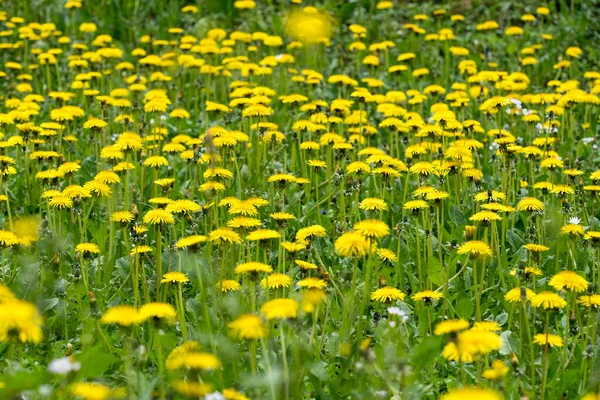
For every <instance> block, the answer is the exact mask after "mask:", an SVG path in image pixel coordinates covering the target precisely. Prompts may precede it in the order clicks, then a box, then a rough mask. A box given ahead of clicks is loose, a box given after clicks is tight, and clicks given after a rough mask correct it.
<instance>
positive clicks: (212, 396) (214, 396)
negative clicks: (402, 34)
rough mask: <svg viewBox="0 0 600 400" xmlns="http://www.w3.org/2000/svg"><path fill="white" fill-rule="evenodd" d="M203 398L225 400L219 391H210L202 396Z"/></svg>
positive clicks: (206, 399)
mask: <svg viewBox="0 0 600 400" xmlns="http://www.w3.org/2000/svg"><path fill="white" fill-rule="evenodd" d="M204 399H205V400H225V396H223V395H222V394H221V393H220V392H212V393H209V394H207V395H206V396H204Z"/></svg>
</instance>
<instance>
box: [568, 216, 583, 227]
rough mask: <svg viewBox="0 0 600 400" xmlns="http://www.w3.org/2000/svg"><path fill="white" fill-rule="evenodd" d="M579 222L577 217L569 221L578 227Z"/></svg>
mask: <svg viewBox="0 0 600 400" xmlns="http://www.w3.org/2000/svg"><path fill="white" fill-rule="evenodd" d="M580 222H581V219H580V218H577V217H573V218H571V219H570V220H569V223H570V224H575V225H579V223H580Z"/></svg>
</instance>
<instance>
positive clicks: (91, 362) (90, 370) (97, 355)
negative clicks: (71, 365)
mask: <svg viewBox="0 0 600 400" xmlns="http://www.w3.org/2000/svg"><path fill="white" fill-rule="evenodd" d="M75 358H76V359H77V361H79V362H81V369H80V370H79V372H78V374H77V376H78V377H79V379H86V378H94V377H97V376H99V375H102V374H103V373H104V372H106V371H107V370H108V369H109V368H110V367H111V366H112V365H113V364H114V363H115V362H116V361H117V360H118V358H117V357H116V356H115V355H113V354H112V353H107V351H106V347H104V346H98V347H93V348H91V349H89V350H87V351H85V352H84V353H81V354H78V355H76V356H75Z"/></svg>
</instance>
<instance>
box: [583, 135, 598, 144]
mask: <svg viewBox="0 0 600 400" xmlns="http://www.w3.org/2000/svg"><path fill="white" fill-rule="evenodd" d="M595 139H596V138H594V137H584V138H582V139H581V141H582V142H583V143H585V144H590V143H592V142H593V141H594V140H595Z"/></svg>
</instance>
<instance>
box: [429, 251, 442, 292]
mask: <svg viewBox="0 0 600 400" xmlns="http://www.w3.org/2000/svg"><path fill="white" fill-rule="evenodd" d="M427 277H428V278H429V279H431V282H433V283H435V284H436V285H437V286H440V285H441V284H442V281H443V279H444V274H443V272H442V266H441V264H440V260H438V259H437V258H430V259H429V260H428V261H427Z"/></svg>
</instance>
